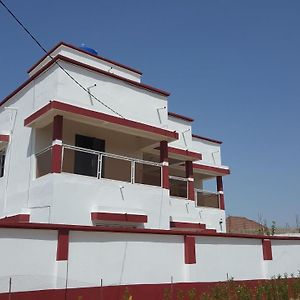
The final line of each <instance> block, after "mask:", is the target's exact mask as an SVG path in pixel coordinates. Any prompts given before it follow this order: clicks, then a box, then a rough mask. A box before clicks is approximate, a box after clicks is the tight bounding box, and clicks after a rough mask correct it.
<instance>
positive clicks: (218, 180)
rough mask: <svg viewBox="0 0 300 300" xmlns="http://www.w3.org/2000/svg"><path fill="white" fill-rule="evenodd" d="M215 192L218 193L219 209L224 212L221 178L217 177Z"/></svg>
mask: <svg viewBox="0 0 300 300" xmlns="http://www.w3.org/2000/svg"><path fill="white" fill-rule="evenodd" d="M217 191H218V193H219V201H220V204H219V208H220V209H223V210H225V200H224V191H223V178H222V176H217Z"/></svg>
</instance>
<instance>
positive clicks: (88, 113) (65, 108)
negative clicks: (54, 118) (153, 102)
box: [24, 100, 178, 139]
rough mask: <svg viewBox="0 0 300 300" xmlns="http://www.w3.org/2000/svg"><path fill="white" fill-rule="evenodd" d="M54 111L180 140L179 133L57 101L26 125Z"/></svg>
mask: <svg viewBox="0 0 300 300" xmlns="http://www.w3.org/2000/svg"><path fill="white" fill-rule="evenodd" d="M54 109H56V110H60V111H62V112H68V113H73V114H77V115H81V116H85V117H89V118H93V119H97V120H101V121H105V122H109V123H113V124H118V125H120V126H124V127H129V128H133V129H138V130H142V131H146V132H150V133H153V134H158V135H162V136H166V137H169V138H173V139H178V133H177V132H175V131H169V130H166V129H162V128H159V127H154V126H152V125H148V124H145V123H140V122H136V121H132V120H128V119H123V118H119V117H115V116H112V115H108V114H105V113H101V112H97V111H93V110H89V109H86V108H82V107H78V106H74V105H72V104H67V103H62V102H59V101H56V100H54V101H51V102H50V103H48V104H47V105H45V106H43V107H42V108H40V109H39V110H38V111H36V112H34V113H33V114H32V115H30V116H29V117H27V118H26V119H25V120H24V125H25V126H29V124H31V123H32V122H34V121H35V120H36V119H37V118H39V117H41V116H42V115H43V114H45V113H47V112H48V111H50V110H54Z"/></svg>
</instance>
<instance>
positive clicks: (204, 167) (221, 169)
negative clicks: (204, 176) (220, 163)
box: [193, 163, 230, 175]
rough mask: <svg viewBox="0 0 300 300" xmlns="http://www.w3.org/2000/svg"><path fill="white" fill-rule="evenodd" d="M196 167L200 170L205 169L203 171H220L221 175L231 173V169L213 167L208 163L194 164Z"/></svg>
mask: <svg viewBox="0 0 300 300" xmlns="http://www.w3.org/2000/svg"><path fill="white" fill-rule="evenodd" d="M193 167H194V169H198V170H203V171H208V172H213V173H218V174H220V175H228V174H230V170H229V169H223V168H219V167H212V166H207V165H202V164H199V163H197V164H195V163H194V164H193Z"/></svg>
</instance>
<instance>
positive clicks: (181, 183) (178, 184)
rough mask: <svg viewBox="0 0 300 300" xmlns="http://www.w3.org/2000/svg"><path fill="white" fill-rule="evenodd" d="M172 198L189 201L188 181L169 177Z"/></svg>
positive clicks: (182, 178)
mask: <svg viewBox="0 0 300 300" xmlns="http://www.w3.org/2000/svg"><path fill="white" fill-rule="evenodd" d="M169 182H170V196H173V197H180V198H185V199H187V197H188V196H187V184H188V179H187V178H184V177H177V176H169Z"/></svg>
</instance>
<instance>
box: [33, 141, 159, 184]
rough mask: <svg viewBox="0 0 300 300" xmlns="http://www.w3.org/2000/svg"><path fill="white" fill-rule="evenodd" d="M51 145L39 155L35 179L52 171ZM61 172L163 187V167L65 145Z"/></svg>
mask: <svg viewBox="0 0 300 300" xmlns="http://www.w3.org/2000/svg"><path fill="white" fill-rule="evenodd" d="M51 157H52V146H49V147H47V148H45V149H44V150H42V151H40V152H39V153H37V154H36V160H37V164H36V167H37V170H36V174H37V176H36V177H41V176H43V175H46V174H48V173H50V172H51ZM61 172H64V173H72V174H79V175H86V176H91V177H96V178H98V179H100V178H106V179H112V180H119V181H125V182H129V183H140V184H147V185H154V186H161V172H162V168H161V164H160V163H156V162H151V161H145V160H141V159H136V158H130V157H126V156H122V155H117V154H112V153H107V152H100V151H95V150H91V149H86V148H80V147H76V146H71V145H65V144H63V145H62V164H61Z"/></svg>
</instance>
